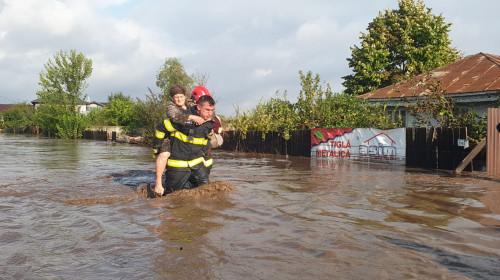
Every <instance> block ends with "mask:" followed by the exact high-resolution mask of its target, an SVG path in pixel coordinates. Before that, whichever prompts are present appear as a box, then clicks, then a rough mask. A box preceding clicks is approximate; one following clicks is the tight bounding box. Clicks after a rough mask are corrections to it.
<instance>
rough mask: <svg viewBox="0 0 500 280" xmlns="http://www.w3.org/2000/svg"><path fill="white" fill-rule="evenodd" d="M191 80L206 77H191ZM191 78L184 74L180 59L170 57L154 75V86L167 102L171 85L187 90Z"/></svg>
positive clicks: (190, 85)
mask: <svg viewBox="0 0 500 280" xmlns="http://www.w3.org/2000/svg"><path fill="white" fill-rule="evenodd" d="M193 78H196V79H198V78H199V79H205V78H206V76H200V77H195V76H193ZM193 78H192V77H190V76H189V75H188V74H186V71H185V70H184V66H183V65H182V63H181V60H180V59H178V58H175V57H171V58H167V59H165V63H164V64H163V66H162V67H161V68H160V70H159V71H158V74H157V75H156V86H158V87H159V88H160V89H161V90H162V92H163V94H164V96H163V97H162V98H165V99H166V100H169V99H170V94H169V91H170V87H172V85H174V84H177V83H179V84H182V85H184V86H185V87H186V88H187V89H189V88H191V87H192V85H193Z"/></svg>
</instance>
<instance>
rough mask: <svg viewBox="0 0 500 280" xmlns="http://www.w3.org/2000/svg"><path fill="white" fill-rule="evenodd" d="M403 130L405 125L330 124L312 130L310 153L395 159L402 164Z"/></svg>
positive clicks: (357, 158) (347, 157)
mask: <svg viewBox="0 0 500 280" xmlns="http://www.w3.org/2000/svg"><path fill="white" fill-rule="evenodd" d="M405 153H406V133H405V129H404V128H396V129H390V130H381V129H375V128H331V129H322V128H318V129H313V130H311V157H316V158H322V159H354V160H366V161H381V162H387V161H394V162H393V163H401V164H404V159H405Z"/></svg>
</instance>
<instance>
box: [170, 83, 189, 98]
mask: <svg viewBox="0 0 500 280" xmlns="http://www.w3.org/2000/svg"><path fill="white" fill-rule="evenodd" d="M176 94H183V95H184V96H186V88H185V87H184V86H183V85H182V84H175V85H173V86H172V87H171V88H170V96H171V97H174V95H176Z"/></svg>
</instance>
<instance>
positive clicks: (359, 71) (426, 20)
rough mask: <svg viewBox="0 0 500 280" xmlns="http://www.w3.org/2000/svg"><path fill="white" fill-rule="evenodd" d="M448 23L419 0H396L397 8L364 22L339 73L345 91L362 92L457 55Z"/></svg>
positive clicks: (458, 56) (402, 78)
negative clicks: (349, 70) (344, 73)
mask: <svg viewBox="0 0 500 280" xmlns="http://www.w3.org/2000/svg"><path fill="white" fill-rule="evenodd" d="M450 26H451V24H448V23H445V21H444V17H443V16H442V15H439V16H436V15H433V14H432V13H431V9H429V8H426V7H425V5H424V4H423V2H422V1H420V0H417V1H415V0H399V9H397V10H386V11H385V12H384V13H379V15H378V16H377V17H376V18H375V19H374V20H373V22H371V23H369V24H368V28H367V33H362V34H361V37H360V39H361V45H360V46H359V47H358V46H356V45H355V46H353V47H351V52H352V54H351V58H348V59H347V60H348V62H349V67H350V68H352V70H353V72H354V73H353V74H351V75H348V76H345V77H343V79H344V83H343V85H344V86H345V88H346V90H345V91H346V92H347V93H348V94H355V95H357V94H362V93H366V92H370V91H373V90H376V89H378V88H381V87H385V86H388V85H391V84H394V83H396V82H399V81H403V80H406V79H408V78H411V77H414V76H416V75H418V74H421V73H424V72H426V71H429V70H432V69H434V68H437V67H440V66H443V65H447V64H449V63H452V62H454V61H456V60H457V59H458V58H460V56H461V55H460V54H459V52H458V51H457V50H456V49H455V48H452V47H450V44H451V41H450V39H449V38H448V32H449V29H450Z"/></svg>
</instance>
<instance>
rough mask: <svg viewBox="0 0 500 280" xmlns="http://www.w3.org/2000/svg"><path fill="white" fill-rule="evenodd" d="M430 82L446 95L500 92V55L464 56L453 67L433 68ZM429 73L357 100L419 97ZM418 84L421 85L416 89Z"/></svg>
mask: <svg viewBox="0 0 500 280" xmlns="http://www.w3.org/2000/svg"><path fill="white" fill-rule="evenodd" d="M429 73H430V79H435V80H439V81H441V87H442V88H443V89H444V91H445V94H460V93H476V92H491V91H497V90H500V56H498V55H492V54H485V53H478V54H475V55H470V56H467V57H465V58H463V59H461V60H458V61H456V62H454V63H452V64H448V65H446V66H443V67H439V68H436V69H434V70H432V71H430V72H429ZM427 79H429V76H428V74H427V73H426V74H421V75H418V76H416V77H414V78H412V79H410V80H408V81H405V82H400V83H397V84H394V85H390V86H387V87H384V88H380V89H377V90H375V91H372V92H368V93H365V94H362V95H360V96H359V97H360V98H367V99H372V98H373V99H378V98H401V97H412V96H419V95H422V94H424V93H426V91H425V87H423V86H421V85H422V82H425V81H426V80H427ZM419 85H420V86H419Z"/></svg>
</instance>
